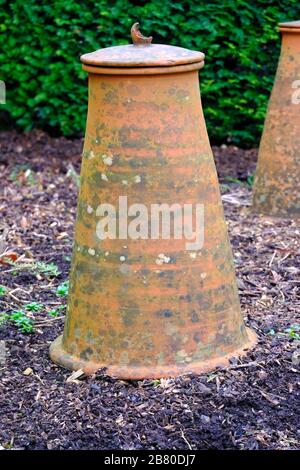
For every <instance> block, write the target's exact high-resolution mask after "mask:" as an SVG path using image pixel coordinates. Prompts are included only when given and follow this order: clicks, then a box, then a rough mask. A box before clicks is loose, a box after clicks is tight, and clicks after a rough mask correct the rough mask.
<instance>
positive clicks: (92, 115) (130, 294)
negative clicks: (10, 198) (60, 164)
mask: <svg viewBox="0 0 300 470" xmlns="http://www.w3.org/2000/svg"><path fill="white" fill-rule="evenodd" d="M132 38H133V42H134V44H132V45H128V46H118V47H112V48H107V49H102V50H99V51H96V52H94V53H91V54H86V55H84V56H83V57H82V62H83V64H84V65H83V68H84V70H86V71H87V72H88V73H89V109H88V119H87V129H86V137H85V144H84V151H83V161H82V169H81V189H80V194H79V202H78V214H77V222H76V232H75V243H74V252H73V258H72V270H71V278H70V294H69V301H68V311H67V319H66V323H65V328H64V334H63V336H62V337H59V338H58V339H57V340H56V341H55V342H54V343H53V344H52V346H51V352H50V354H51V357H52V359H53V360H54V361H55V362H57V363H59V364H61V365H63V366H65V367H67V368H69V369H73V370H76V369H83V370H84V371H85V372H86V373H92V372H94V371H95V370H97V369H99V368H103V367H105V368H106V369H107V373H108V374H110V375H114V376H117V377H120V378H125V379H143V378H154V377H164V376H173V375H178V374H183V373H188V372H196V373H197V372H203V371H207V370H209V369H212V368H214V367H216V366H218V365H221V366H222V365H223V366H224V365H226V364H227V363H228V359H229V358H230V357H232V356H235V355H239V354H243V353H245V352H246V350H247V349H248V348H250V347H251V346H252V345H253V344H254V342H255V334H254V333H253V332H252V331H251V330H250V329H248V328H246V327H245V325H244V322H243V318H242V315H241V312H240V305H239V299H238V292H237V287H236V280H235V273H234V267H233V260H232V252H231V247H230V244H229V240H228V235H227V228H226V223H225V220H224V215H223V208H222V203H221V197H220V192H219V185H218V180H217V175H216V170H215V165H214V161H213V155H212V152H211V148H210V145H209V140H208V136H207V131H206V126H205V121H204V117H203V112H202V107H201V100H200V92H199V81H198V70H199V69H201V68H202V67H203V65H204V54H202V53H201V52H195V51H189V50H186V49H183V48H180V47H174V46H166V45H159V44H156V45H155V44H154V45H152V44H151V43H150V41H151V38H144V37H143V36H142V35H141V33H140V32H139V29H138V27H137V25H134V27H133V29H132ZM125 206H126V207H125ZM143 207H144V209H143ZM187 207H189V208H192V209H191V210H192V220H193V233H194V234H197V228H198V229H199V231H200V232H201V233H198V235H199V237H198V242H199V243H196V244H195V245H193V244H191V245H190V244H189V243H193V242H192V241H191V240H192V237H191V236H187V237H183V236H182V237H180V227H181V226H184V227H187V226H188V224H187V221H188V215H189V214H188V212H185V208H187ZM153 208H154V209H155V210H157V209H158V208H159V210H161V214H160V216H161V219H160V222H159V225H158V226H154V227H153V224H152V222H153V220H152V215H153V214H154V212H153V211H154V209H153ZM197 208H198V209H199V211H198V216H199V220H198V222H199V221H200V224H198V225H197V220H196V219H197V210H198V209H197ZM195 214H196V215H195ZM105 217H106V219H105ZM145 218H146V219H145ZM145 220H146V222H145ZM190 220H191V219H190ZM106 223H107V227H108V226H110V229H111V231H112V232H113V231H114V228H116V227H117V230H116V233H115V234H113V233H110V236H109V237H108V238H105V237H103V236H102V235H103V234H102V235H101V233H102V232H101V229H102V228H103V226H104V225H105V224H106ZM132 224H133V225H132ZM145 224H146V225H147V226H148V228H149V230H147V233H145ZM170 224H171V225H172V228H170V227H169V225H170ZM200 225H201V227H200ZM175 226H176V227H177V228H176V229H175ZM107 227H106V229H107ZM169 228H170V230H169ZM138 232H140V236H139V235H138ZM168 232H169V233H168ZM187 233H189V235H191V233H190V232H184V234H187ZM104 238H105V239H104ZM187 238H188V239H187ZM195 240H196V238H195Z"/></svg>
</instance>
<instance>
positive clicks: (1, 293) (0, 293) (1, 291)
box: [0, 285, 7, 297]
mask: <svg viewBox="0 0 300 470" xmlns="http://www.w3.org/2000/svg"><path fill="white" fill-rule="evenodd" d="M6 290H7V289H6V287H4V286H1V285H0V297H3V296H4V295H5V294H6Z"/></svg>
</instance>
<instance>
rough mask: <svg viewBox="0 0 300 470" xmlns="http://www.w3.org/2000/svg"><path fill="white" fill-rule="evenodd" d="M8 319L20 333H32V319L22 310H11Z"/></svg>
mask: <svg viewBox="0 0 300 470" xmlns="http://www.w3.org/2000/svg"><path fill="white" fill-rule="evenodd" d="M9 319H10V321H12V323H14V324H15V325H16V326H17V328H18V329H19V330H20V331H22V333H33V330H34V328H33V321H32V320H31V318H29V317H27V315H26V313H25V312H24V311H23V310H16V311H15V312H12V313H11V315H10V318H9Z"/></svg>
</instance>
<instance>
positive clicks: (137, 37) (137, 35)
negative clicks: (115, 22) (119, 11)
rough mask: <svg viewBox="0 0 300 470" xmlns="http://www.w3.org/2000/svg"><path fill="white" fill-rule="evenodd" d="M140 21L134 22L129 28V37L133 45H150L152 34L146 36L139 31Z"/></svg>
mask: <svg viewBox="0 0 300 470" xmlns="http://www.w3.org/2000/svg"><path fill="white" fill-rule="evenodd" d="M139 26H140V23H134V25H133V26H132V28H131V31H130V32H131V39H132V42H133V44H134V45H135V46H147V45H148V46H150V44H151V41H152V36H150V37H149V38H146V37H145V36H144V35H143V34H142V33H141V32H140V28H139Z"/></svg>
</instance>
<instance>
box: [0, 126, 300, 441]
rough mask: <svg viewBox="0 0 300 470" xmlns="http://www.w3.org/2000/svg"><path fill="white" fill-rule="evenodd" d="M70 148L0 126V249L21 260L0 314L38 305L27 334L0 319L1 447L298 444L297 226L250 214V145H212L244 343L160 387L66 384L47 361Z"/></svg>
mask: <svg viewBox="0 0 300 470" xmlns="http://www.w3.org/2000/svg"><path fill="white" fill-rule="evenodd" d="M81 148H82V141H80V140H77V141H69V140H67V139H64V138H60V139H53V138H50V137H49V136H47V135H46V134H44V133H41V132H33V133H29V134H25V135H18V134H16V133H13V132H5V133H2V134H0V174H1V181H0V215H1V219H0V233H2V239H0V248H1V249H2V251H3V250H4V249H5V248H7V249H9V250H10V251H14V252H16V253H17V254H18V255H20V258H19V260H18V262H17V263H16V266H11V265H0V285H4V286H6V292H5V294H4V295H2V296H0V312H12V311H15V310H20V309H22V308H24V306H25V305H26V304H28V303H30V302H31V303H32V302H38V303H42V304H43V308H42V310H41V311H40V312H29V313H28V315H29V316H32V318H33V319H34V323H35V330H34V333H32V334H24V333H22V332H20V331H19V329H17V327H16V326H14V325H12V324H11V323H8V322H5V323H4V324H3V325H2V327H0V339H2V340H4V341H5V342H2V343H0V346H1V348H2V353H1V350H0V361H2V365H1V363H0V390H1V395H0V448H1V447H2V448H14V449H15V448H16V449H116V448H118V449H147V450H151V449H299V448H300V445H299V441H300V431H299V415H300V400H299V398H300V390H299V385H300V376H299V372H300V369H299V350H300V340H299V336H297V335H299V334H300V331H298V333H297V329H296V328H297V325H298V326H299V324H300V298H299V272H300V261H299V254H300V252H299V233H300V229H299V225H298V226H297V224H296V222H295V221H291V220H275V219H270V218H262V217H258V216H255V215H253V214H251V212H250V202H251V187H250V186H249V184H247V178H248V180H249V176H250V175H251V174H252V173H253V170H254V168H255V160H256V153H257V152H256V151H255V150H251V151H243V150H240V149H237V148H234V147H225V146H223V147H221V148H215V149H214V153H215V156H216V163H217V167H218V172H219V176H220V180H221V183H222V184H221V188H222V192H223V202H224V206H225V213H226V218H227V221H228V227H229V232H230V237H231V242H232V246H233V251H234V259H235V263H236V270H237V276H238V286H239V290H240V296H241V304H242V308H243V313H244V317H245V321H246V322H247V324H248V325H250V326H251V327H252V328H254V329H255V330H256V332H257V333H258V336H259V343H258V345H257V347H256V349H255V350H254V351H252V352H250V353H249V354H248V356H247V357H244V358H242V359H240V360H232V365H231V366H230V367H229V368H227V369H222V370H215V371H213V372H211V373H210V374H206V375H201V376H183V377H178V378H176V379H163V380H161V381H151V380H146V381H138V382H123V381H120V380H114V379H112V378H109V377H107V376H106V375H105V373H104V372H103V371H99V372H98V373H97V374H95V375H94V376H92V377H89V378H86V377H80V378H79V379H78V380H77V379H75V380H73V381H70V380H69V381H67V379H68V378H70V376H71V373H70V372H68V371H66V370H63V369H61V368H60V367H58V366H56V365H54V364H53V363H52V362H51V361H50V360H49V357H48V348H49V344H50V343H51V341H52V340H53V339H54V338H56V337H57V335H58V334H60V333H61V331H62V329H63V315H62V314H61V311H60V313H59V315H58V316H57V317H52V316H51V315H50V314H49V312H50V311H51V310H53V309H57V308H58V307H59V306H60V305H64V304H65V297H64V296H62V297H60V296H58V295H57V293H56V289H57V286H58V285H60V284H61V283H62V282H63V281H65V280H66V279H67V277H68V271H69V265H70V255H71V246H72V236H73V227H74V217H75V211H76V198H77V187H76V184H75V177H74V169H75V170H76V171H77V172H78V171H79V167H80V153H81ZM70 165H71V166H70ZM72 175H73V176H72ZM238 180H240V181H238ZM0 251H1V250H0ZM37 262H43V263H47V264H48V265H49V263H54V264H55V265H56V266H58V268H59V271H60V274H59V275H55V274H57V273H55V272H52V273H47V272H46V273H45V272H43V270H42V269H40V268H37V265H36V263H37ZM292 325H295V326H294V327H293V328H292V329H290V328H291V326H292ZM287 329H289V331H286V330H287ZM4 345H5V349H6V361H4V358H3V351H4ZM1 354H2V355H1Z"/></svg>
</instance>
